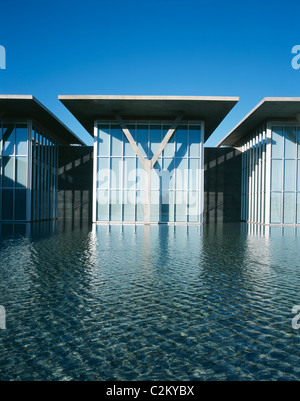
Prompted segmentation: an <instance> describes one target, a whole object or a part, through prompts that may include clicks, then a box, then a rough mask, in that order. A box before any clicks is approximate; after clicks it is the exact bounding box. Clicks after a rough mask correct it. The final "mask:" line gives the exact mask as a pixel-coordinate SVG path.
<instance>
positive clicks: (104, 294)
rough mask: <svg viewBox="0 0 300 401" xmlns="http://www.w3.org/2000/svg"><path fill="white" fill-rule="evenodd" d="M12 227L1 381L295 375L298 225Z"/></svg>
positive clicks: (299, 349)
mask: <svg viewBox="0 0 300 401" xmlns="http://www.w3.org/2000/svg"><path fill="white" fill-rule="evenodd" d="M298 230H299V231H298ZM2 232H3V231H2ZM6 232H7V230H4V232H3V233H2V234H1V236H0V260H1V268H0V305H2V306H3V307H4V308H5V311H6V329H1V330H0V379H1V380H299V379H300V364H299V357H300V329H298V330H297V329H295V328H293V327H292V319H293V318H294V317H295V315H294V314H293V313H292V308H293V306H294V305H300V294H299V288H300V258H299V251H300V229H298V228H293V227H288V228H284V229H283V228H271V229H264V228H260V227H259V226H250V225H246V224H233V225H231V224H228V225H226V224H224V225H220V226H218V225H207V226H202V227H200V226H188V227H187V226H175V227H174V226H166V225H160V226H123V227H122V226H111V227H108V226H93V227H91V228H84V229H81V230H79V229H78V230H74V231H69V232H60V231H57V230H54V231H53V232H49V233H42V232H38V230H36V231H35V232H34V233H33V234H28V231H27V232H26V230H25V232H24V233H20V230H17V231H15V233H14V234H6ZM299 322H300V319H299Z"/></svg>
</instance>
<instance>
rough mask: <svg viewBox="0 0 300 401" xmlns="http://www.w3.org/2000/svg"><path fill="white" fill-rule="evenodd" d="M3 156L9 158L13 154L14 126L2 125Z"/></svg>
mask: <svg viewBox="0 0 300 401" xmlns="http://www.w3.org/2000/svg"><path fill="white" fill-rule="evenodd" d="M2 139H3V145H2V146H3V155H4V156H10V155H13V154H14V153H15V128H14V124H4V125H3V137H2Z"/></svg>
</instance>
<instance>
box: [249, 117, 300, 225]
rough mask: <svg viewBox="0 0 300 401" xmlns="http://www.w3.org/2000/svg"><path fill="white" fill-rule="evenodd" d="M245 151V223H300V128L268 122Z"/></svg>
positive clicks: (252, 138)
mask: <svg viewBox="0 0 300 401" xmlns="http://www.w3.org/2000/svg"><path fill="white" fill-rule="evenodd" d="M242 151H243V157H242V216H241V217H242V220H243V221H249V222H254V223H263V224H300V127H299V126H296V125H288V124H282V125H281V124H278V123H277V124H274V123H269V124H268V127H262V128H261V130H259V131H258V132H256V133H254V134H252V135H250V136H249V137H248V138H247V139H246V141H245V143H244V144H243V146H242Z"/></svg>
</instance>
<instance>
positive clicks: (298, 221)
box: [297, 192, 300, 224]
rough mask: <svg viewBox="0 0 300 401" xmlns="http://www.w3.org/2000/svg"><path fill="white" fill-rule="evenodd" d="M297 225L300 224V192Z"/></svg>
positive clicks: (299, 195)
mask: <svg viewBox="0 0 300 401" xmlns="http://www.w3.org/2000/svg"><path fill="white" fill-rule="evenodd" d="M297 224H300V192H298V193H297Z"/></svg>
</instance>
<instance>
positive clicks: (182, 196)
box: [175, 190, 187, 222]
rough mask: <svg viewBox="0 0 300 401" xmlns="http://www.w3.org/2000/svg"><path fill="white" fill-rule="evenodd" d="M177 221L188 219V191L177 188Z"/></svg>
mask: <svg viewBox="0 0 300 401" xmlns="http://www.w3.org/2000/svg"><path fill="white" fill-rule="evenodd" d="M175 221H177V222H186V221H187V192H186V191H179V190H176V192H175Z"/></svg>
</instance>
